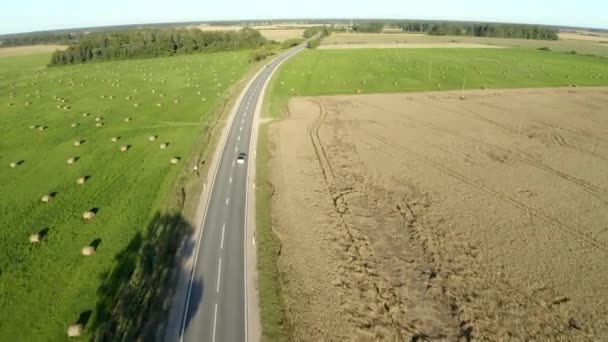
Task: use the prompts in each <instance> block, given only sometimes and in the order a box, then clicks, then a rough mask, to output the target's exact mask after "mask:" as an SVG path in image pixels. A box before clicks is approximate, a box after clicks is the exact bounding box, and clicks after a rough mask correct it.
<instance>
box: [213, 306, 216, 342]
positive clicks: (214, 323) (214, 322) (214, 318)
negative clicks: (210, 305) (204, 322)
mask: <svg viewBox="0 0 608 342" xmlns="http://www.w3.org/2000/svg"><path fill="white" fill-rule="evenodd" d="M216 325H217V303H215V313H214V314H213V342H215V326H216Z"/></svg>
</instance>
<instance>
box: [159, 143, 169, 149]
mask: <svg viewBox="0 0 608 342" xmlns="http://www.w3.org/2000/svg"><path fill="white" fill-rule="evenodd" d="M167 146H169V144H167V143H162V144H160V149H161V150H164V149H166V148H167Z"/></svg>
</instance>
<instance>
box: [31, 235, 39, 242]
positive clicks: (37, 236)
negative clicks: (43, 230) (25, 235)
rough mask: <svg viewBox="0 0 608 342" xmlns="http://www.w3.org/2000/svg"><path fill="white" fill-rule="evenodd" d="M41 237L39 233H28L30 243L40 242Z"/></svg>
mask: <svg viewBox="0 0 608 342" xmlns="http://www.w3.org/2000/svg"><path fill="white" fill-rule="evenodd" d="M41 239H42V237H41V236H40V234H32V235H30V243H38V242H40V240H41Z"/></svg>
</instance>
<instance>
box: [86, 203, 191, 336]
mask: <svg viewBox="0 0 608 342" xmlns="http://www.w3.org/2000/svg"><path fill="white" fill-rule="evenodd" d="M192 231H193V228H192V226H191V225H190V224H189V223H188V222H187V221H186V220H185V219H184V218H183V217H182V216H181V214H161V213H159V212H157V213H156V214H155V216H154V218H153V219H152V221H151V222H150V223H149V225H148V227H147V229H145V230H143V231H142V232H140V233H138V234H137V235H136V236H134V237H133V238H132V239H131V241H130V242H129V244H128V245H127V246H126V247H125V248H124V249H123V250H122V251H120V252H119V253H118V254H117V255H116V257H115V264H114V267H113V269H112V270H111V271H110V272H108V273H106V274H103V275H102V283H101V285H100V287H99V288H98V291H97V294H98V302H97V305H96V307H95V314H94V316H93V318H94V319H93V322H92V324H91V327H90V331H91V332H92V333H93V334H94V340H95V341H135V340H143V341H148V340H155V339H156V338H155V336H156V332H157V330H156V329H157V327H158V326H159V325H161V324H162V323H163V322H164V321H165V320H166V318H167V315H168V313H169V310H170V306H169V305H167V301H168V299H170V298H172V297H173V295H174V292H175V290H176V287H175V286H173V284H171V282H170V280H171V279H172V275H173V274H174V271H175V268H176V267H178V265H180V263H181V262H182V260H180V259H178V254H179V257H180V258H187V257H188V256H189V254H188V252H187V253H177V252H178V249H179V248H180V243H182V242H183V241H184V236H186V234H190V233H191V232H192ZM182 248H184V247H182ZM183 250H186V251H189V253H194V247H193V246H190V247H186V248H184V249H183ZM201 293H202V291H201ZM194 309H195V308H193V310H194Z"/></svg>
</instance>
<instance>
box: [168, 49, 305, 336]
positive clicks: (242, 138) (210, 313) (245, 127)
mask: <svg viewBox="0 0 608 342" xmlns="http://www.w3.org/2000/svg"><path fill="white" fill-rule="evenodd" d="M302 49H303V47H296V48H294V49H293V50H290V51H288V52H286V53H285V54H283V55H280V56H278V57H277V58H275V59H274V60H273V61H272V62H270V63H269V64H268V66H266V67H264V68H263V70H262V71H261V72H259V73H258V74H257V75H256V77H255V79H254V80H253V81H252V82H251V83H250V84H249V87H248V88H247V89H245V90H244V96H243V97H242V98H241V101H240V103H237V104H236V106H237V109H236V111H235V112H234V118H233V121H232V124H231V126H230V130H229V132H228V135H227V138H226V140H225V145H224V146H223V147H221V146H220V149H221V155H220V156H219V159H218V162H217V163H218V164H217V171H216V173H215V176H214V177H213V178H212V180H211V182H210V184H209V187H210V188H209V189H208V194H209V199H208V201H207V206H206V209H205V214H204V217H203V220H202V223H201V224H202V230H201V234H200V238H199V241H198V242H197V245H196V247H195V248H196V251H195V254H194V255H195V256H194V263H193V266H192V270H191V278H190V282H189V285H188V292H187V295H186V299H185V303H184V304H183V310H182V311H181V314H182V319H181V329H180V341H209V342H220V341H230V342H235V341H248V340H249V339H248V325H249V324H248V316H249V315H248V314H247V312H248V307H247V306H248V293H247V289H248V285H247V281H248V278H249V277H248V276H247V272H250V271H255V270H248V269H247V265H248V262H247V259H246V258H247V255H248V253H247V251H246V249H247V248H254V246H253V243H254V242H253V241H245V240H246V239H245V237H246V236H247V223H248V221H249V220H247V215H251V213H248V212H247V208H248V206H247V197H248V195H249V197H250V198H251V196H254V195H255V192H254V190H253V185H254V184H255V183H253V180H251V179H249V178H248V177H249V171H248V169H249V167H251V168H255V164H254V163H255V155H250V153H249V151H255V146H250V145H251V144H250V143H251V141H252V132H255V131H254V129H255V127H253V125H254V123H255V124H257V120H254V116H255V115H259V113H257V112H256V110H258V111H259V108H260V107H259V106H258V104H259V103H260V101H262V98H263V90H264V88H265V84H266V83H267V82H268V81H269V79H270V76H271V75H272V72H273V71H274V70H275V69H276V68H278V66H279V65H280V64H281V63H282V62H283V61H284V60H286V59H288V58H290V57H291V56H293V55H294V54H296V53H298V52H300V51H301V50H302ZM252 147H253V148H252ZM241 152H244V153H247V157H246V159H245V163H244V164H239V163H237V155H238V154H239V153H241ZM250 163H251V165H249V164H250ZM210 172H212V171H210ZM250 191H251V193H250V194H248V192H250ZM249 264H250V263H249ZM250 286H251V284H250ZM256 303H257V302H256ZM255 339H256V338H254V337H252V340H255Z"/></svg>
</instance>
